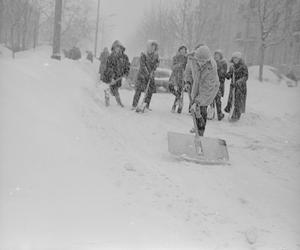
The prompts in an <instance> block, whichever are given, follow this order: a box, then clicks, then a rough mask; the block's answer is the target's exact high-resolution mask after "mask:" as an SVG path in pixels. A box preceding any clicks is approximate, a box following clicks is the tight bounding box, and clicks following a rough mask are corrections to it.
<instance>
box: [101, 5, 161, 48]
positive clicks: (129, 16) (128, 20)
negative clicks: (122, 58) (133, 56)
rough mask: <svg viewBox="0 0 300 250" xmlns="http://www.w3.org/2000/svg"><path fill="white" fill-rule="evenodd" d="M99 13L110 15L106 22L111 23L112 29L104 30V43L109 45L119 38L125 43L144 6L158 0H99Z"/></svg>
mask: <svg viewBox="0 0 300 250" xmlns="http://www.w3.org/2000/svg"><path fill="white" fill-rule="evenodd" d="M95 1H96V2H97V0H95ZM100 1H101V4H100V8H101V15H102V17H103V16H104V17H105V16H109V15H111V14H114V16H112V17H108V18H106V23H107V24H112V25H113V26H114V27H113V30H111V31H109V32H106V34H107V38H108V39H107V40H108V41H106V42H105V43H108V44H106V45H110V43H111V41H113V40H116V39H119V40H120V41H121V42H123V43H125V45H126V42H128V41H129V40H130V36H132V35H134V31H135V30H136V28H137V26H138V23H139V21H140V20H141V17H142V15H143V13H144V10H145V9H146V8H149V7H150V6H151V3H154V4H155V2H158V0H154V1H153V0H100Z"/></svg>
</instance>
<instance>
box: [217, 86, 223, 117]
mask: <svg viewBox="0 0 300 250" xmlns="http://www.w3.org/2000/svg"><path fill="white" fill-rule="evenodd" d="M215 102H216V108H217V115H218V120H219V121H220V120H222V119H223V118H224V114H223V112H222V102H221V91H219V92H218V94H217V96H216V98H215Z"/></svg>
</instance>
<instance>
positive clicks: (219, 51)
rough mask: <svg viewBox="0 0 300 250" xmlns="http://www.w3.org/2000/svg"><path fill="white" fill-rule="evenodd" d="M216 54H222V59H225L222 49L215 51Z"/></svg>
mask: <svg viewBox="0 0 300 250" xmlns="http://www.w3.org/2000/svg"><path fill="white" fill-rule="evenodd" d="M214 55H219V56H220V58H221V60H222V59H223V57H224V56H223V52H222V50H220V49H218V50H216V51H215V53H214Z"/></svg>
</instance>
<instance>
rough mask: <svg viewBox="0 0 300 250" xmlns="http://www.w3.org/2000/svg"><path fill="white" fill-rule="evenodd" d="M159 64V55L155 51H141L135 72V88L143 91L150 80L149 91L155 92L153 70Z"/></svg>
mask: <svg viewBox="0 0 300 250" xmlns="http://www.w3.org/2000/svg"><path fill="white" fill-rule="evenodd" d="M158 65H159V56H158V54H157V53H156V52H155V53H144V52H142V53H141V56H140V68H139V71H138V74H137V82H136V88H137V89H140V90H142V91H145V89H146V87H147V84H148V81H149V80H150V86H149V91H150V92H152V93H155V91H156V88H155V81H154V72H155V70H156V68H157V67H158Z"/></svg>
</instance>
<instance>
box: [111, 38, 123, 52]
mask: <svg viewBox="0 0 300 250" xmlns="http://www.w3.org/2000/svg"><path fill="white" fill-rule="evenodd" d="M116 47H120V48H121V49H122V50H123V51H124V50H125V47H124V46H123V44H122V43H121V42H120V41H119V40H116V41H114V42H113V44H112V46H111V50H114V49H115V48H116Z"/></svg>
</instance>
